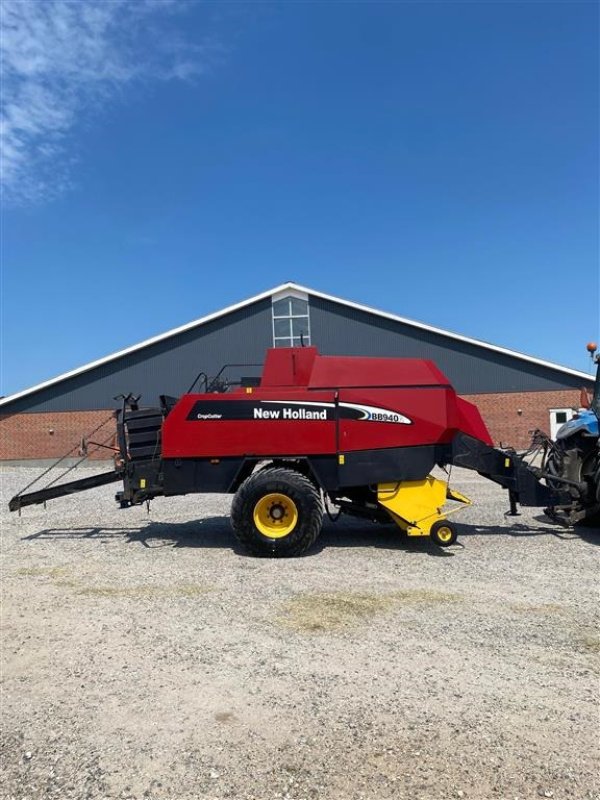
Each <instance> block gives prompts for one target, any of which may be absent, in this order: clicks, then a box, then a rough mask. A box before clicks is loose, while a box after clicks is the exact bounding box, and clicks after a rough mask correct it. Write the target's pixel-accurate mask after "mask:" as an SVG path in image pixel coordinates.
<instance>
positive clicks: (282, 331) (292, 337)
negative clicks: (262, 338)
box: [273, 292, 310, 347]
mask: <svg viewBox="0 0 600 800" xmlns="http://www.w3.org/2000/svg"><path fill="white" fill-rule="evenodd" d="M302 343H304V344H305V345H309V344H310V314H309V309H308V295H306V294H301V293H300V292H294V293H293V294H291V293H288V294H286V295H285V296H274V297H273V346H274V347H300V346H301V345H302Z"/></svg>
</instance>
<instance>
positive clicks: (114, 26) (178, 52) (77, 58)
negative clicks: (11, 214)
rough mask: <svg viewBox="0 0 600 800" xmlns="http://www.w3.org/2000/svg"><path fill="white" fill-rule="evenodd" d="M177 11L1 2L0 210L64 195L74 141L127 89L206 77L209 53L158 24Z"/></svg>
mask: <svg viewBox="0 0 600 800" xmlns="http://www.w3.org/2000/svg"><path fill="white" fill-rule="evenodd" d="M180 8H181V6H180V5H179V4H178V3H177V2H174V0H76V1H75V2H72V1H71V0H38V1H37V2H35V0H25V1H24V2H23V1H22V0H21V1H20V0H1V2H0V9H1V33H0V56H1V59H2V66H1V87H0V88H1V100H2V109H1V112H0V182H1V186H2V197H3V203H5V204H9V205H15V204H17V205H19V204H29V203H35V202H40V201H46V200H49V199H51V198H52V197H54V196H56V195H58V194H60V193H62V192H63V191H64V190H65V189H67V188H68V187H69V186H70V185H71V178H70V175H71V173H72V166H73V162H74V160H75V158H74V156H73V154H72V150H73V148H72V146H71V147H70V145H72V138H70V137H71V135H72V134H73V132H74V131H75V130H76V127H77V125H78V124H79V123H80V122H81V121H82V119H84V118H89V116H90V115H92V114H97V113H98V109H101V108H103V107H106V105H107V104H108V103H110V101H111V100H114V99H115V98H116V97H117V96H118V95H119V94H120V92H121V90H122V88H123V87H125V86H126V85H128V84H132V83H137V82H142V81H149V80H163V81H164V80H187V79H189V78H191V77H193V76H194V75H196V74H198V73H199V72H202V71H203V67H204V66H205V64H206V47H205V46H192V45H190V44H188V43H186V42H183V41H182V40H181V39H180V38H178V37H177V35H176V33H175V30H176V29H175V28H174V27H173V26H172V25H171V26H169V25H168V24H165V23H168V22H169V20H171V19H172V15H173V13H174V12H176V11H178V10H179V9H180ZM165 28H167V29H170V33H166V32H165Z"/></svg>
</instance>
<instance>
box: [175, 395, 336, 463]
mask: <svg viewBox="0 0 600 800" xmlns="http://www.w3.org/2000/svg"><path fill="white" fill-rule="evenodd" d="M241 398H244V400H243V402H246V401H247V402H248V403H252V402H255V403H256V402H260V400H269V399H273V400H290V401H294V400H295V401H307V400H308V401H310V402H315V403H316V402H326V403H330V404H332V405H333V402H334V393H333V392H306V391H302V390H300V391H299V390H297V389H296V390H290V389H278V390H275V391H273V390H270V391H269V390H267V391H262V390H261V389H257V390H255V391H254V392H253V393H252V394H246V395H240V394H239V393H237V392H236V393H235V394H208V395H206V394H202V395H184V397H182V398H181V400H180V401H179V402H178V403H177V405H176V406H175V408H174V409H173V410H172V411H171V413H170V414H169V416H168V417H167V419H166V420H165V423H164V426H163V440H162V452H163V455H164V456H165V458H194V457H200V458H202V457H219V456H244V455H248V456H252V455H261V456H262V455H264V456H269V455H273V456H276V455H289V456H294V455H310V454H314V455H320V454H323V453H335V452H336V441H335V437H336V430H335V429H336V424H335V421H334V420H333V419H331V420H315V419H312V420H305V419H298V420H289V421H288V420H284V419H277V420H271V419H248V420H223V419H221V420H211V419H202V420H198V419H194V420H190V419H187V417H188V415H189V414H190V412H191V411H192V409H193V407H194V405H195V403H197V402H198V401H201V402H203V403H212V404H214V405H215V407H216V404H217V403H218V404H221V403H224V402H236V403H239V402H240V399H241ZM275 408H277V406H275Z"/></svg>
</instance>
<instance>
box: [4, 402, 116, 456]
mask: <svg viewBox="0 0 600 800" xmlns="http://www.w3.org/2000/svg"><path fill="white" fill-rule="evenodd" d="M105 420H108V421H107V422H106V424H105V425H103V426H102V427H101V428H100V429H99V430H98V431H97V432H96V433H95V434H94V435H93V436H91V437H90V438H91V439H92V440H93V441H95V442H103V443H104V444H107V445H111V446H114V445H116V432H117V429H116V422H115V419H114V412H112V411H110V410H108V409H105V410H102V411H58V412H56V411H55V412H43V413H36V414H2V415H0V460H9V459H12V460H21V459H28V458H60V457H61V456H64V455H65V453H66V452H67V451H68V450H70V449H71V448H72V447H75V450H74V452H73V453H72V456H77V455H78V446H79V443H80V442H81V438H82V437H83V436H86V435H87V434H89V433H90V431H92V430H93V429H94V428H96V427H97V426H98V425H100V424H101V423H102V422H104V421H105ZM94 450H95V451H96V452H93V451H94ZM89 451H90V458H96V459H106V458H111V457H112V454H111V452H110V451H109V450H104V449H103V448H94V447H92V446H90V447H89Z"/></svg>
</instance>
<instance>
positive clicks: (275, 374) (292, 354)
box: [260, 347, 320, 387]
mask: <svg viewBox="0 0 600 800" xmlns="http://www.w3.org/2000/svg"><path fill="white" fill-rule="evenodd" d="M316 358H320V356H318V355H317V348H316V347H277V348H276V347H273V348H271V349H270V350H268V351H267V358H266V360H265V365H264V367H263V374H262V378H261V381H260V385H261V387H267V386H307V385H308V381H309V378H310V373H311V371H312V369H313V364H314V363H315V359H316Z"/></svg>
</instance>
